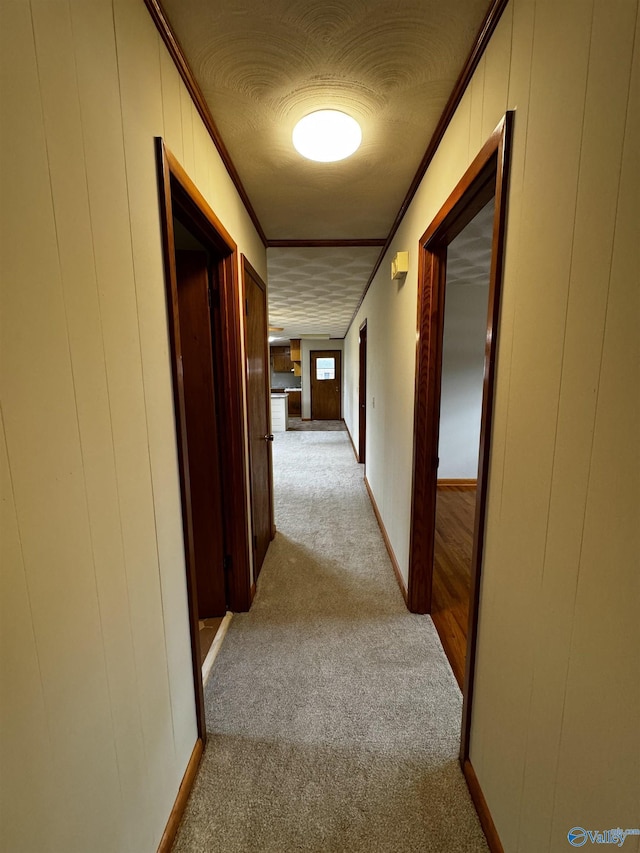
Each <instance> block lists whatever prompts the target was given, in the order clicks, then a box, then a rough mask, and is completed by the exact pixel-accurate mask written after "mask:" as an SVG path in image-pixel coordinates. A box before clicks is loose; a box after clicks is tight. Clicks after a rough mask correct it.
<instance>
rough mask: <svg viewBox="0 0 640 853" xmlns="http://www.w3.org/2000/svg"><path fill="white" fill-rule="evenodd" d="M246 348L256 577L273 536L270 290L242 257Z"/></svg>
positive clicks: (255, 577) (254, 570)
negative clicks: (268, 314) (267, 289)
mask: <svg viewBox="0 0 640 853" xmlns="http://www.w3.org/2000/svg"><path fill="white" fill-rule="evenodd" d="M243 269H244V293H245V314H246V316H245V350H246V360H247V405H248V413H247V419H248V426H249V477H250V481H251V517H252V522H253V578H254V581H255V580H257V578H258V574H259V572H260V569H261V568H262V563H263V562H264V558H265V555H266V553H267V548H268V547H269V542H270V541H271V540H272V539H273V536H274V533H275V526H274V520H273V477H272V460H271V440H272V437H271V436H270V435H269V432H270V430H269V403H270V391H269V349H268V332H267V293H266V287H265V285H264V283H263V282H262V281H261V279H260V278H259V276H258V274H257V273H256V272H255V270H254V269H252V267H251V266H250V264H249V263H248V262H247V260H246V259H245V258H243Z"/></svg>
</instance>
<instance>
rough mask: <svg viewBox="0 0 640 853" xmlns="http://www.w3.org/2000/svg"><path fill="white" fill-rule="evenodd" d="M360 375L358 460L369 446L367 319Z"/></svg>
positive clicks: (361, 328)
mask: <svg viewBox="0 0 640 853" xmlns="http://www.w3.org/2000/svg"><path fill="white" fill-rule="evenodd" d="M359 355H360V376H359V383H358V412H359V421H358V462H360V463H363V462H364V461H365V455H366V447H367V321H366V320H365V322H364V323H363V324H362V326H360V353H359Z"/></svg>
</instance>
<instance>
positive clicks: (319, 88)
mask: <svg viewBox="0 0 640 853" xmlns="http://www.w3.org/2000/svg"><path fill="white" fill-rule="evenodd" d="M487 7H488V0H446V2H443V0H402V1H401V0H328V2H316V0H269V2H264V0H227V1H226V2H224V3H223V2H221V0H162V9H163V11H164V14H165V16H166V18H167V20H168V21H169V23H170V26H171V28H172V29H173V32H174V34H175V36H176V38H177V41H178V42H179V44H180V46H181V48H182V51H183V53H184V56H185V57H186V60H187V62H188V65H189V67H190V69H191V71H192V74H193V77H194V78H195V80H196V82H197V84H198V86H199V88H200V90H201V92H202V94H203V96H204V99H205V101H206V103H207V106H208V108H209V111H210V113H211V115H212V116H213V119H214V121H215V124H216V127H217V129H218V132H219V135H220V137H221V139H222V140H223V143H224V145H225V147H226V149H227V151H228V152H229V156H230V158H231V160H232V162H233V166H234V167H235V170H236V172H237V175H238V176H239V178H240V181H241V182H242V185H243V186H244V189H245V190H246V193H247V195H248V197H249V200H250V203H251V206H252V207H253V210H254V211H255V215H256V216H257V219H258V220H259V223H260V226H261V227H262V230H263V232H264V234H265V235H266V238H267V241H268V244H270V243H271V242H272V241H277V247H274V248H269V249H268V253H267V257H268V272H269V275H268V278H269V281H268V284H269V293H270V322H271V323H272V324H273V325H277V326H283V327H284V331H283V333H282V335H281V337H283V338H289V337H295V336H297V335H299V334H301V333H303V334H313V333H314V332H317V333H319V334H331V335H332V336H335V337H342V336H343V335H344V334H345V332H346V330H347V327H348V325H349V322H350V320H351V317H352V315H353V312H354V310H355V308H356V307H357V305H358V303H359V301H360V298H361V296H362V293H363V291H364V288H365V287H366V284H367V281H368V279H369V277H370V275H371V272H372V270H373V268H374V265H375V263H376V260H377V258H378V256H379V254H380V245H381V244H383V243H384V240H385V239H386V238H387V237H388V235H389V233H390V230H391V229H392V227H393V225H394V222H395V220H396V217H397V214H398V211H399V210H400V208H401V206H402V204H403V200H404V199H405V197H406V195H407V192H408V190H409V188H410V186H411V184H412V180H413V179H414V176H415V175H416V172H417V170H418V168H419V166H420V164H421V161H422V159H423V156H424V154H425V150H426V149H427V146H428V144H429V141H430V139H431V137H432V135H433V133H434V130H435V129H436V127H437V125H438V122H439V120H440V117H441V115H442V113H443V110H444V108H445V106H446V104H447V101H448V99H449V97H450V95H451V93H452V91H453V89H454V87H455V84H456V81H457V79H458V77H459V75H460V73H461V71H462V69H463V67H464V65H465V62H466V60H467V57H468V56H469V53H470V51H471V50H472V48H473V46H474V43H475V42H476V38H477V35H478V32H479V30H480V28H481V25H482V22H483V20H484V19H485V16H486V14H487ZM319 109H337V110H342V111H343V112H346V113H348V114H349V115H351V116H353V118H355V119H356V120H357V121H358V122H359V123H360V125H361V127H362V134H363V141H362V145H361V147H360V148H359V149H358V150H357V151H356V153H355V154H353V155H352V156H351V157H349V158H347V159H346V160H341V161H339V162H335V163H317V162H313V161H309V160H305V159H304V158H303V157H301V155H300V154H298V153H297V151H296V150H295V149H294V148H293V145H292V142H291V135H292V131H293V128H294V125H295V124H296V122H297V121H298V120H299V119H301V118H302V117H303V116H305V115H307V114H308V113H310V112H312V111H314V110H319ZM345 240H348V241H377V244H378V247H377V248H375V247H372V246H370V245H369V246H344V245H343V246H339V245H338V246H335V245H334V246H317V245H316V246H313V245H312V246H311V247H308V248H301V247H300V246H299V245H294V246H286V245H282V244H283V243H285V244H286V243H289V242H292V241H295V242H296V243H298V244H299V243H300V242H306V243H312V244H313V242H314V241H329V242H333V243H335V242H337V241H345ZM276 321H277V322H276Z"/></svg>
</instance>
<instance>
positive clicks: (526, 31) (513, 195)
mask: <svg viewBox="0 0 640 853" xmlns="http://www.w3.org/2000/svg"><path fill="white" fill-rule="evenodd" d="M534 10H535V6H534V4H533V3H522V2H519V3H514V4H513V5H512V26H511V41H512V49H511V51H510V66H509V72H508V75H509V89H508V95H507V100H508V104H509V108H510V109H515V120H514V127H513V135H514V143H513V147H512V153H511V165H510V169H509V172H510V178H509V199H508V211H507V216H508V227H507V232H506V242H505V253H504V276H503V277H504V282H505V284H504V286H503V289H502V296H501V300H500V334H499V339H498V351H497V365H496V373H497V377H498V381H497V383H496V392H495V397H494V420H493V426H492V436H491V466H490V482H491V488H490V490H489V497H488V504H487V514H488V518H489V519H492V520H493V519H496V521H497V520H498V519H499V516H500V512H501V507H502V486H503V480H504V460H505V452H506V435H507V428H508V412H509V386H510V377H511V357H512V349H513V328H514V317H515V309H516V302H517V294H518V291H517V287H516V286H514V285H513V284H512V283H513V282H517V281H518V280H519V268H520V258H519V254H518V250H519V246H520V239H521V234H522V229H523V228H524V229H525V230H526V213H525V211H524V208H523V205H522V187H523V183H524V165H525V160H526V149H527V124H528V117H529V85H530V78H531V59H532V57H531V55H532V50H533V28H534ZM523 223H525V224H523ZM489 527H490V531H489V535H488V536H487V539H486V540H485V552H486V553H491V551H490V549H491V547H492V542H491V539H492V536H493V533H492V530H493V525H492V524H491V525H489ZM486 562H487V565H488V566H490V565H492V563H493V561H492V560H491V559H489V558H487V561H486ZM491 586H492V585H489V587H490V588H491Z"/></svg>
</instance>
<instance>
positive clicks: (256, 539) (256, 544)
mask: <svg viewBox="0 0 640 853" xmlns="http://www.w3.org/2000/svg"><path fill="white" fill-rule="evenodd" d="M253 550H254V551H257V550H258V537H257V536H256V535H255V534H254V537H253Z"/></svg>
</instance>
